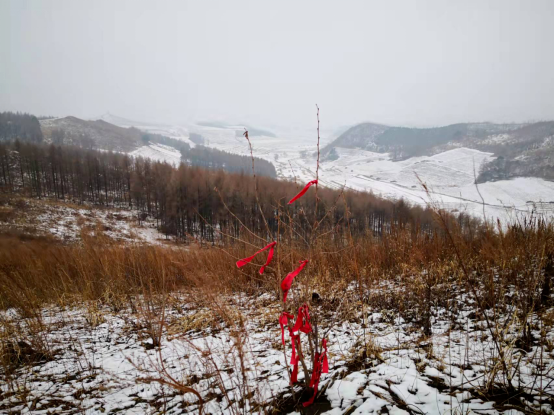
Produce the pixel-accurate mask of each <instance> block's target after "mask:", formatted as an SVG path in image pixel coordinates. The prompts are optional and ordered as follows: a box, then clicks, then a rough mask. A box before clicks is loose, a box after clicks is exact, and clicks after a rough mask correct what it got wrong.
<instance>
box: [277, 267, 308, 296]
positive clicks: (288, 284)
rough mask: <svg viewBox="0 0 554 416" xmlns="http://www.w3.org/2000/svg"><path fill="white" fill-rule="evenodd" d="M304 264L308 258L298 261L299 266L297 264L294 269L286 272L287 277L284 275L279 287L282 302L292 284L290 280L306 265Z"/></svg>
mask: <svg viewBox="0 0 554 416" xmlns="http://www.w3.org/2000/svg"><path fill="white" fill-rule="evenodd" d="M306 264H308V260H302V261H300V266H298V268H297V269H296V270H294V271H292V272H290V273H289V274H287V277H285V278H284V279H283V281H282V282H281V289H283V303H284V302H286V301H287V293H289V289H290V287H291V286H292V280H293V279H294V278H295V277H296V276H297V275H298V273H300V272H301V271H302V269H303V268H304V267H306Z"/></svg>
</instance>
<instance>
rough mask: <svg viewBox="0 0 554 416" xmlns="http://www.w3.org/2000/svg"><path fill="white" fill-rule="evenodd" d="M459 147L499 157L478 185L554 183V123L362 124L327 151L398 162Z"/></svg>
mask: <svg viewBox="0 0 554 416" xmlns="http://www.w3.org/2000/svg"><path fill="white" fill-rule="evenodd" d="M457 147H467V148H471V149H477V150H481V151H486V152H492V153H494V155H495V156H498V157H499V158H498V159H497V160H496V161H494V162H491V163H489V164H487V165H485V166H484V167H483V168H482V171H481V172H480V176H479V181H489V180H497V179H508V178H511V177H515V176H538V177H542V178H544V179H548V180H554V121H544V122H537V123H527V124H494V123H459V124H452V125H449V126H443V127H433V128H411V127H395V126H386V125H383V124H376V123H361V124H358V125H356V126H354V127H351V128H350V129H348V130H347V131H345V132H344V133H343V134H341V135H340V136H339V137H338V138H337V139H336V140H334V141H333V142H332V143H330V144H328V145H327V146H326V147H325V148H324V149H323V150H322V155H323V157H324V158H329V159H334V158H336V150H335V149H336V148H350V149H363V150H369V151H373V152H377V153H390V154H391V157H392V159H393V160H402V159H407V158H409V157H414V156H423V155H433V154H437V153H440V152H443V151H446V150H450V149H453V148H457Z"/></svg>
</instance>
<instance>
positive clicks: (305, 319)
mask: <svg viewBox="0 0 554 416" xmlns="http://www.w3.org/2000/svg"><path fill="white" fill-rule="evenodd" d="M292 330H293V331H294V332H296V331H300V332H304V333H305V334H307V333H309V332H312V326H311V325H310V312H309V308H308V305H307V304H304V305H302V306H301V307H300V308H298V317H297V318H296V323H295V324H294V326H293V327H292Z"/></svg>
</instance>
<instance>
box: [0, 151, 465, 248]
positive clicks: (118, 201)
mask: <svg viewBox="0 0 554 416" xmlns="http://www.w3.org/2000/svg"><path fill="white" fill-rule="evenodd" d="M256 180H257V181H258V188H259V189H263V190H264V192H263V193H261V194H260V205H261V208H262V209H261V212H260V210H259V209H257V208H256V195H255V185H254V183H253V180H252V178H251V176H249V175H247V174H243V173H240V174H232V173H226V172H224V171H222V170H209V169H203V168H200V167H196V166H188V165H186V164H183V163H182V164H181V165H180V166H179V167H174V166H172V165H170V164H167V163H161V162H155V161H151V160H149V159H143V158H133V157H130V156H128V155H125V154H120V153H112V152H101V151H95V150H90V149H83V148H80V147H74V146H56V145H53V144H50V145H46V144H33V143H25V142H19V141H16V142H7V143H6V142H5V143H1V142H0V187H1V189H2V190H3V191H4V192H17V193H23V194H26V195H28V196H31V197H36V198H45V197H49V198H57V199H60V200H65V201H70V202H73V203H78V204H83V203H92V204H100V205H104V206H106V207H120V208H129V209H136V210H139V211H140V212H142V213H145V214H148V215H151V216H152V217H154V218H156V219H157V221H158V225H159V227H160V230H161V231H162V232H164V233H166V234H168V235H175V236H177V237H179V238H182V239H184V240H187V239H188V238H189V237H190V236H193V235H194V236H196V237H199V238H201V239H202V240H204V241H210V242H215V241H217V239H218V238H230V239H233V238H242V237H243V236H244V235H245V233H246V231H245V227H248V228H249V229H250V230H252V231H254V232H256V233H258V235H267V234H268V233H270V234H272V235H267V238H268V239H269V238H275V235H276V234H277V233H278V232H279V230H278V221H277V216H280V217H281V221H283V220H285V221H294V222H296V223H297V224H299V225H301V227H299V229H300V230H301V231H300V233H299V234H298V235H296V236H292V237H290V238H298V239H300V240H301V239H309V238H310V236H309V232H310V227H309V226H308V225H309V224H308V223H307V220H306V218H310V215H311V216H312V217H313V214H314V212H313V210H314V209H315V208H314V207H315V206H316V204H314V203H313V202H314V200H313V198H314V195H313V194H308V195H306V197H305V198H304V201H303V203H302V204H295V205H294V206H293V207H287V206H286V205H285V204H286V201H288V199H287V198H290V196H291V195H294V194H295V193H296V192H297V191H298V186H299V185H300V184H299V185H296V184H294V183H292V182H287V181H280V180H276V179H273V178H268V177H263V176H257V179H256ZM301 185H302V186H303V184H301ZM340 192H341V191H339V190H331V189H325V188H322V189H320V191H319V194H318V196H319V199H320V202H319V204H317V206H318V208H317V209H318V210H319V214H320V215H319V217H320V218H321V217H324V220H323V221H322V223H321V224H320V225H319V228H322V229H325V230H329V232H332V233H340V230H341V229H342V227H345V218H348V220H349V223H350V228H351V230H352V232H353V233H355V234H357V235H367V236H382V235H383V234H387V233H389V232H390V231H391V229H392V228H394V227H412V229H414V230H416V229H420V230H424V231H429V232H435V231H436V227H435V225H434V223H433V216H432V213H431V211H430V210H427V209H424V208H421V207H418V206H415V207H412V206H410V205H409V204H407V203H405V202H404V201H402V200H400V201H397V202H393V201H387V200H384V199H381V198H379V197H376V196H375V195H373V194H370V193H360V192H353V191H344V192H345V195H344V196H345V199H346V205H345V204H344V203H337V201H338V200H343V198H339V193H340ZM345 206H348V209H349V212H348V215H345V214H346V213H345V208H344V207H345ZM262 212H263V215H264V216H265V218H266V219H267V222H268V226H269V227H266V226H265V221H264V218H263V216H262ZM325 214H327V215H325ZM458 220H459V221H460V222H463V223H464V224H465V225H466V226H467V227H469V228H471V227H474V226H475V225H476V224H475V223H474V222H473V221H472V220H470V219H469V218H467V217H464V216H460V217H459V218H458ZM304 225H305V226H304ZM281 233H282V230H281ZM337 235H339V234H337Z"/></svg>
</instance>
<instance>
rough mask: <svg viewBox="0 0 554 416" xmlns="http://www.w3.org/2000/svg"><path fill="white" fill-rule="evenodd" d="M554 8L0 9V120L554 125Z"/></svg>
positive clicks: (294, 4)
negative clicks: (110, 117) (6, 114)
mask: <svg viewBox="0 0 554 416" xmlns="http://www.w3.org/2000/svg"><path fill="white" fill-rule="evenodd" d="M553 51H554V1H549V0H545V1H528V0H527V1H506V0H502V1H482V0H479V1H467V0H464V1H403V2H402V1H399V2H397V1H390V0H387V1H333V2H331V1H313V2H311V1H282V0H279V1H251V2H250V1H195V2H190V1H160V0H157V1H99V0H94V1H79V0H70V1H48V0H46V1H45V0H41V1H25V0H14V1H9V0H0V56H1V58H0V111H3V110H11V111H26V112H31V113H34V114H37V115H57V116H63V115H75V116H78V117H95V116H99V115H101V114H102V113H105V112H111V113H113V114H116V115H119V116H123V117H127V118H131V119H137V120H151V121H167V122H172V123H178V122H188V121H193V120H208V119H220V120H228V121H231V122H237V123H251V124H254V125H258V126H260V127H263V126H272V125H281V126H302V127H306V126H313V125H314V120H315V113H314V112H315V103H318V104H319V106H320V107H321V111H322V119H323V122H324V123H325V125H326V126H337V127H338V126H340V125H348V124H354V123H357V122H360V121H366V120H370V121H375V122H382V123H387V124H403V125H417V126H430V125H443V124H448V123H455V122H463V121H529V120H540V119H554V79H553V78H554V52H553Z"/></svg>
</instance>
